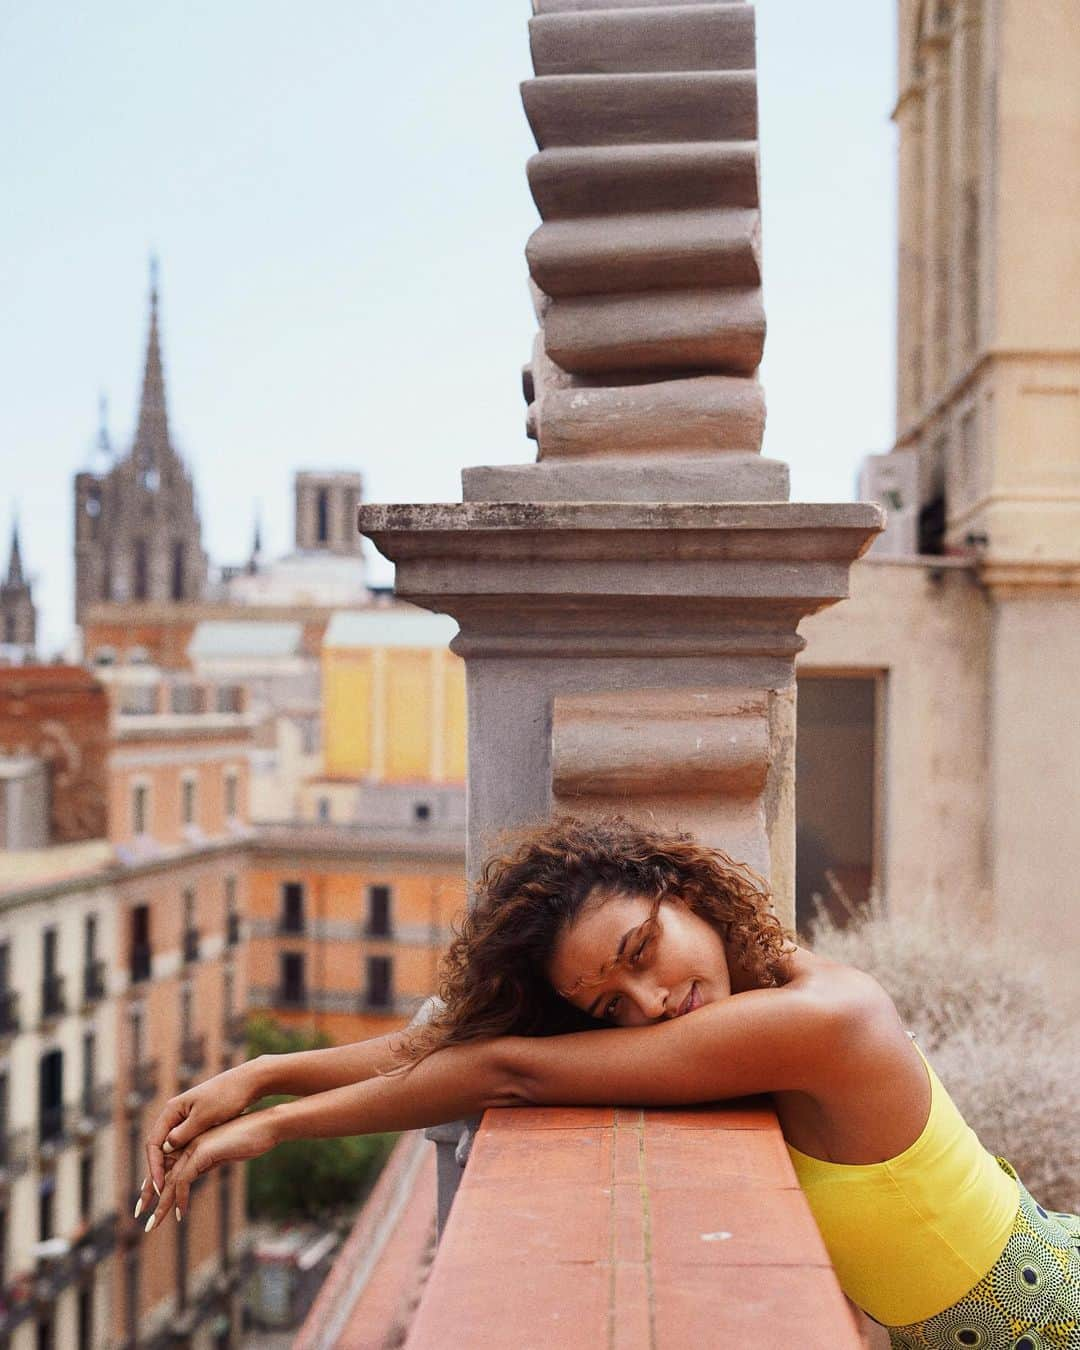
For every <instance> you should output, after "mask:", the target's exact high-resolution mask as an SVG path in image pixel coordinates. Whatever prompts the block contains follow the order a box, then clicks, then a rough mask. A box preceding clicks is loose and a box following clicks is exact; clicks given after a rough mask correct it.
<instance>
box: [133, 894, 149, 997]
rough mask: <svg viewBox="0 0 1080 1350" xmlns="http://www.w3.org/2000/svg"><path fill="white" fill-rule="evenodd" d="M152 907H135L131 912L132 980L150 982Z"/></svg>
mask: <svg viewBox="0 0 1080 1350" xmlns="http://www.w3.org/2000/svg"><path fill="white" fill-rule="evenodd" d="M151 964H152V962H151V951H150V906H149V905H134V906H132V910H131V979H132V982H133V983H134V982H136V981H138V980H148V979H149V978H150V970H151Z"/></svg>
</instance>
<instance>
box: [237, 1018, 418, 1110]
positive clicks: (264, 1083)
mask: <svg viewBox="0 0 1080 1350" xmlns="http://www.w3.org/2000/svg"><path fill="white" fill-rule="evenodd" d="M401 1042H402V1032H400V1031H395V1032H391V1033H390V1035H388V1036H376V1037H374V1038H372V1039H371V1040H367V1041H356V1042H354V1043H353V1044H352V1045H331V1046H327V1047H326V1048H325V1049H323V1050H296V1051H292V1052H290V1053H288V1054H280V1055H273V1054H265V1055H259V1056H258V1057H257V1058H256V1059H253V1060H251V1061H250V1068H251V1078H252V1081H253V1083H254V1084H255V1091H256V1097H255V1098H254V1100H258V1098H259V1097H270V1096H277V1095H282V1096H292V1097H307V1096H310V1095H311V1094H312V1093H314V1092H327V1091H329V1090H331V1089H333V1088H338V1087H344V1086H346V1085H347V1084H350V1083H362V1082H364V1081H366V1080H367V1079H369V1078H374V1077H376V1076H377V1075H378V1074H380V1073H382V1072H383V1070H385V1069H390V1068H393V1067H394V1065H395V1064H396V1063H397V1062H398V1061H397V1059H396V1058H395V1055H394V1046H395V1045H400V1044H401Z"/></svg>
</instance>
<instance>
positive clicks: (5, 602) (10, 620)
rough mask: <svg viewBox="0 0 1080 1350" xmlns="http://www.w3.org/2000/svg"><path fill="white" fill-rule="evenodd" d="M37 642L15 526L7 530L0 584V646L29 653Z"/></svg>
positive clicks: (16, 527)
mask: <svg viewBox="0 0 1080 1350" xmlns="http://www.w3.org/2000/svg"><path fill="white" fill-rule="evenodd" d="M36 641H37V610H36V609H35V608H34V601H33V597H32V595H31V593H30V582H29V580H28V579H27V578H26V576H25V575H24V574H23V565H22V551H21V549H20V548H19V526H18V522H16V523H15V524H14V525H12V527H11V554H10V557H9V559H8V567H7V575H6V577H5V578H4V580H3V581H2V582H0V643H2V644H3V645H4V646H10V647H22V648H23V649H24V650H25V651H27V652H33V650H34V644H35V643H36Z"/></svg>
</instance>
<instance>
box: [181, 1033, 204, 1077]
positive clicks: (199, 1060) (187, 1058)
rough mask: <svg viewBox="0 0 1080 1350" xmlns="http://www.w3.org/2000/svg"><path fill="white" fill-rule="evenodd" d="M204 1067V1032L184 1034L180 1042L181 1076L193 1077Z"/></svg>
mask: <svg viewBox="0 0 1080 1350" xmlns="http://www.w3.org/2000/svg"><path fill="white" fill-rule="evenodd" d="M205 1068H206V1033H205V1032H203V1031H200V1032H198V1033H197V1034H196V1035H194V1036H185V1037H184V1039H183V1040H182V1041H181V1042H180V1069H179V1074H180V1077H181V1078H194V1077H196V1076H197V1075H198V1074H200V1073H202V1071H203V1070H204V1069H205Z"/></svg>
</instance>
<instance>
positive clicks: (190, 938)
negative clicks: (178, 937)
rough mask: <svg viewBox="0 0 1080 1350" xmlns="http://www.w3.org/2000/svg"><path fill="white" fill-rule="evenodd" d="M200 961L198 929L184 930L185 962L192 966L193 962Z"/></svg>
mask: <svg viewBox="0 0 1080 1350" xmlns="http://www.w3.org/2000/svg"><path fill="white" fill-rule="evenodd" d="M198 959H199V930H198V929H197V928H185V929H184V961H185V962H186V963H187V964H188V965H190V964H191V963H192V962H193V961H197V960H198Z"/></svg>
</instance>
